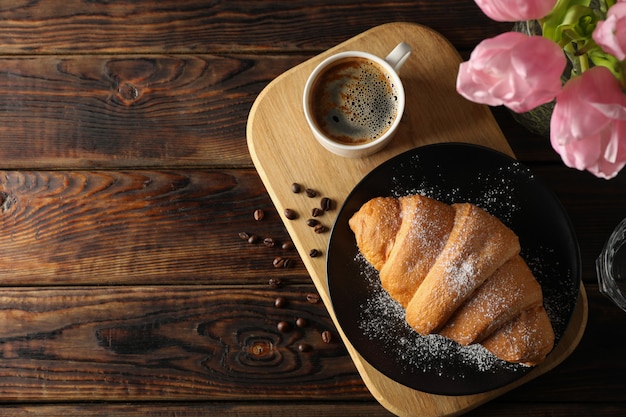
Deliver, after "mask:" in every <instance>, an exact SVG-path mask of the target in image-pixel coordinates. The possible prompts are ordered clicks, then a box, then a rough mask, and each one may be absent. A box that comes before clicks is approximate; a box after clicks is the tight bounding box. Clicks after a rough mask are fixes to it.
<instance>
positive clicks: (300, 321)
mask: <svg viewBox="0 0 626 417" xmlns="http://www.w3.org/2000/svg"><path fill="white" fill-rule="evenodd" d="M308 324H309V322H308V321H307V320H306V319H304V318H302V317H298V319H297V320H296V326H298V327H306V326H307V325H308Z"/></svg>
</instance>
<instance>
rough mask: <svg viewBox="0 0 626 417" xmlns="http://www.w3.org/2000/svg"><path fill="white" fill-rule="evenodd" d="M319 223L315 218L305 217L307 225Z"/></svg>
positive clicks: (311, 225) (313, 225)
mask: <svg viewBox="0 0 626 417" xmlns="http://www.w3.org/2000/svg"><path fill="white" fill-rule="evenodd" d="M319 224H320V222H319V220H315V219H307V221H306V225H307V226H309V227H315V226H317V225H319Z"/></svg>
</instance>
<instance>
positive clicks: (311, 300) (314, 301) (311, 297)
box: [306, 293, 320, 304]
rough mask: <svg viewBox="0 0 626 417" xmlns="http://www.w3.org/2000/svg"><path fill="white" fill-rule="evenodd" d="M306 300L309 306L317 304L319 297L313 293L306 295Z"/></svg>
mask: <svg viewBox="0 0 626 417" xmlns="http://www.w3.org/2000/svg"><path fill="white" fill-rule="evenodd" d="M306 300H307V301H308V302H309V303H311V304H317V303H319V302H320V296H319V295H318V294H315V293H308V294H307V295H306Z"/></svg>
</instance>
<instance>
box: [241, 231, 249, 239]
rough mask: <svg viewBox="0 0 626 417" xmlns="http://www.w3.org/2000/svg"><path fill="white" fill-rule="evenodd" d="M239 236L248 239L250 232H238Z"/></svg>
mask: <svg viewBox="0 0 626 417" xmlns="http://www.w3.org/2000/svg"><path fill="white" fill-rule="evenodd" d="M239 237H240V238H241V239H243V240H248V239H250V233H248V232H239Z"/></svg>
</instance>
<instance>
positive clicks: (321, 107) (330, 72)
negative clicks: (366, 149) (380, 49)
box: [310, 57, 398, 145]
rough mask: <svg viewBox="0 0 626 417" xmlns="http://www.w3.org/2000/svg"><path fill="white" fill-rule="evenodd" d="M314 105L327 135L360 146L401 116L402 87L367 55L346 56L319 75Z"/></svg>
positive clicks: (380, 134)
mask: <svg viewBox="0 0 626 417" xmlns="http://www.w3.org/2000/svg"><path fill="white" fill-rule="evenodd" d="M310 107H311V109H312V113H313V119H314V120H315V123H316V124H317V125H318V128H319V129H320V130H322V131H323V132H324V134H326V135H327V136H328V137H330V138H332V139H334V140H336V141H338V142H341V143H344V144H348V145H358V144H362V143H367V142H371V141H373V140H375V139H377V138H379V137H381V136H382V135H384V134H385V132H387V130H389V128H390V127H391V125H392V124H393V122H394V120H395V119H396V117H397V115H398V90H397V86H396V85H394V84H393V82H392V80H390V79H389V75H387V74H386V72H385V70H384V69H383V68H382V67H381V66H380V65H378V64H377V63H375V62H373V61H371V60H369V59H366V58H359V57H350V58H344V59H340V60H338V61H337V62H334V63H332V64H331V65H330V66H329V67H328V68H326V69H325V70H324V71H323V72H322V73H321V74H320V75H319V76H318V77H317V79H316V80H315V82H314V83H313V90H312V94H311V102H310Z"/></svg>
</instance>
